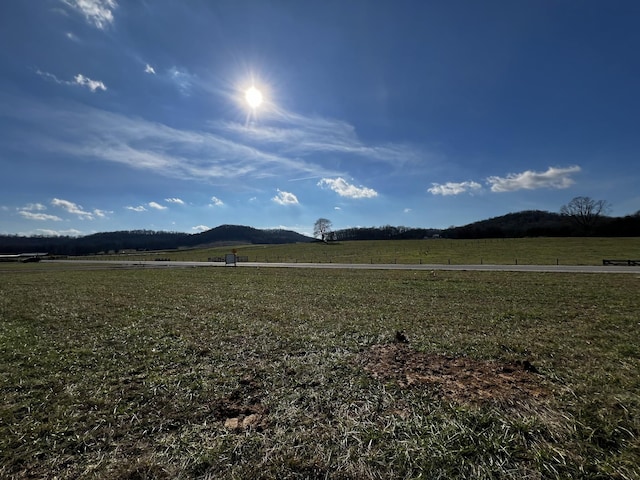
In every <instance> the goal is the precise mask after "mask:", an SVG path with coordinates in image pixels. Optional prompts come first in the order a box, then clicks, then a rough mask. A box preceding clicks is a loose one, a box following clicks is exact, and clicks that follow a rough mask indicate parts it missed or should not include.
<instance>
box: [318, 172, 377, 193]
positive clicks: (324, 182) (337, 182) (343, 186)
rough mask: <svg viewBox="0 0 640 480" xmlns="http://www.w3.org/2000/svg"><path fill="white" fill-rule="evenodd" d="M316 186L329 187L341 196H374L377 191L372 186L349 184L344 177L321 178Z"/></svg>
mask: <svg viewBox="0 0 640 480" xmlns="http://www.w3.org/2000/svg"><path fill="white" fill-rule="evenodd" d="M318 186H319V187H322V188H325V187H326V188H330V189H331V190H333V191H334V192H336V193H337V194H338V195H340V196H341V197H348V198H374V197H377V196H378V192H376V191H375V190H373V189H372V188H367V187H356V186H355V185H351V184H350V183H348V182H347V181H346V180H345V179H344V178H342V177H338V178H323V179H321V180H320V181H319V182H318Z"/></svg>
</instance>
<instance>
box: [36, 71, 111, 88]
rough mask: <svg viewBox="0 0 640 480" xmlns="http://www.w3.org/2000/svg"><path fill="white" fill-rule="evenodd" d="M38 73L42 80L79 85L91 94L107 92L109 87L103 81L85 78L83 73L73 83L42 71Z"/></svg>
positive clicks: (74, 78)
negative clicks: (100, 91) (99, 91)
mask: <svg viewBox="0 0 640 480" xmlns="http://www.w3.org/2000/svg"><path fill="white" fill-rule="evenodd" d="M36 73H37V74H38V75H40V76H41V77H42V78H44V79H46V80H51V81H53V82H55V83H57V84H58V85H71V86H76V85H78V86H81V87H87V88H88V89H89V90H91V92H94V93H95V91H96V90H102V91H106V90H107V87H106V86H105V84H104V83H102V82H101V81H99V80H91V79H90V78H89V77H85V76H84V75H82V74H81V73H79V74H77V75H76V76H75V77H73V81H71V80H61V79H60V78H58V77H57V76H55V75H54V74H53V73H49V72H43V71H42V70H36Z"/></svg>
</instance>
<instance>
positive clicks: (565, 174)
mask: <svg viewBox="0 0 640 480" xmlns="http://www.w3.org/2000/svg"><path fill="white" fill-rule="evenodd" d="M580 170H581V168H580V167H579V166H577V165H576V166H572V167H567V168H555V167H549V168H548V169H547V171H546V172H534V171H532V170H527V171H525V172H522V173H510V174H509V175H507V176H506V177H489V178H487V183H488V184H489V185H491V191H492V192H514V191H516V190H536V189H539V188H554V189H562V188H568V187H570V186H571V185H573V184H574V183H575V181H574V179H573V178H571V175H573V174H574V173H578V172H580Z"/></svg>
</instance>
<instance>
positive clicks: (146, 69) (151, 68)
mask: <svg viewBox="0 0 640 480" xmlns="http://www.w3.org/2000/svg"><path fill="white" fill-rule="evenodd" d="M144 73H150V74H151V75H155V74H156V70H155V68H153V67H152V66H151V65H149V64H148V63H147V66H146V67H145V68H144Z"/></svg>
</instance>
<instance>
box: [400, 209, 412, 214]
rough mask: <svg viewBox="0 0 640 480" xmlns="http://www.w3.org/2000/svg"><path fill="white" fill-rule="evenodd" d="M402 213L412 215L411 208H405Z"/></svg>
mask: <svg viewBox="0 0 640 480" xmlns="http://www.w3.org/2000/svg"><path fill="white" fill-rule="evenodd" d="M402 212H403V213H411V209H410V208H405V209H404V210H403V211H402Z"/></svg>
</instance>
